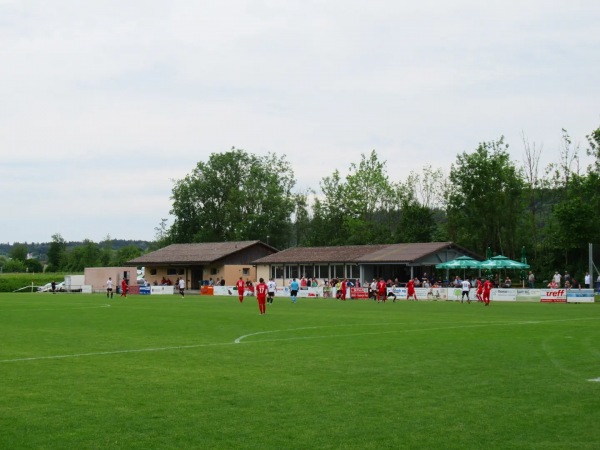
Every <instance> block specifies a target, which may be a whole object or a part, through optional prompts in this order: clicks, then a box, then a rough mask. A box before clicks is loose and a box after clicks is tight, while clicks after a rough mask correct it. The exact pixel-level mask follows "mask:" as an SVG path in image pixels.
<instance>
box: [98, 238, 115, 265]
mask: <svg viewBox="0 0 600 450" xmlns="http://www.w3.org/2000/svg"><path fill="white" fill-rule="evenodd" d="M112 259H113V249H112V240H111V238H110V235H109V234H107V235H106V238H104V241H102V242H101V243H100V257H99V263H100V266H102V267H109V266H110V265H111V263H112Z"/></svg>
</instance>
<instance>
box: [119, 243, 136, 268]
mask: <svg viewBox="0 0 600 450" xmlns="http://www.w3.org/2000/svg"><path fill="white" fill-rule="evenodd" d="M141 255H142V250H141V249H140V248H139V247H137V246H135V245H128V246H127V247H123V248H120V249H119V250H117V253H116V255H115V259H114V262H113V263H114V265H115V266H122V265H124V264H125V263H126V262H127V261H130V260H132V259H135V258H137V257H139V256H141Z"/></svg>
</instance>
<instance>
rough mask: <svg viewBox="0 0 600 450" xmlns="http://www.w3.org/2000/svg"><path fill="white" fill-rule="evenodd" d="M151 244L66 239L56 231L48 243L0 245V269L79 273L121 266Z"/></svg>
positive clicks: (131, 241) (8, 270) (108, 238)
mask: <svg viewBox="0 0 600 450" xmlns="http://www.w3.org/2000/svg"><path fill="white" fill-rule="evenodd" d="M151 245H152V244H151V243H149V242H147V241H141V240H139V241H138V240H123V239H114V240H113V239H110V237H107V238H106V239H105V240H104V241H102V242H100V243H95V242H93V241H91V240H84V241H83V242H72V241H71V242H67V241H65V240H64V239H63V237H62V236H61V235H60V234H58V233H57V234H54V235H53V236H52V241H51V242H48V243H14V244H12V245H11V244H0V268H1V271H2V272H6V273H19V272H29V273H39V272H43V271H45V272H82V271H83V270H84V269H85V268H86V267H104V266H107V267H110V266H121V265H123V264H124V263H125V262H126V261H129V260H130V259H133V258H136V257H138V256H140V255H141V254H143V253H144V252H146V251H147V250H148V249H149V248H151ZM28 255H30V256H31V257H28Z"/></svg>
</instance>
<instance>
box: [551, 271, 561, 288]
mask: <svg viewBox="0 0 600 450" xmlns="http://www.w3.org/2000/svg"><path fill="white" fill-rule="evenodd" d="M552 279H553V280H554V282H555V283H556V285H557V286H558V287H560V281H561V279H562V275H561V274H560V273H558V271H556V272H554V277H553V278H552Z"/></svg>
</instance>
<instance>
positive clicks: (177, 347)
mask: <svg viewBox="0 0 600 450" xmlns="http://www.w3.org/2000/svg"><path fill="white" fill-rule="evenodd" d="M217 345H233V342H223V343H219V344H194V345H174V346H172V347H154V348H138V349H130V350H111V351H106V352H90V353H74V354H71V355H50V356H32V357H30V358H15V359H2V360H0V363H11V362H19V361H40V360H43V359H66V358H81V357H84V356H102V355H118V354H121V353H143V352H164V351H167V350H183V349H188V348H200V347H214V346H217Z"/></svg>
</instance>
